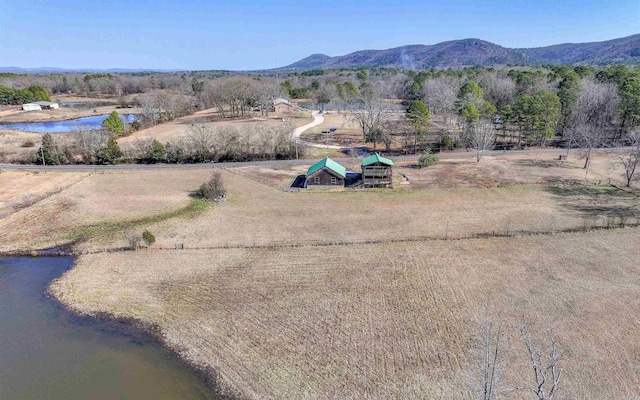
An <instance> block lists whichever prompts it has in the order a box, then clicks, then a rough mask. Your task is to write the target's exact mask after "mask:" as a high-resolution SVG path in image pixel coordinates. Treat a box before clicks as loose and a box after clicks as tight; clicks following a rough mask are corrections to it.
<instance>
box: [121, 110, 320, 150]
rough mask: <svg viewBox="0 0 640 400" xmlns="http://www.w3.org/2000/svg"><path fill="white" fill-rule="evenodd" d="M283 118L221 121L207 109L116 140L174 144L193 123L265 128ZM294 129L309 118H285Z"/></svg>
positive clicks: (227, 119)
mask: <svg viewBox="0 0 640 400" xmlns="http://www.w3.org/2000/svg"><path fill="white" fill-rule="evenodd" d="M282 118H283V116H281V115H278V114H275V113H271V114H270V115H269V117H268V118H266V117H261V116H248V117H245V118H237V119H231V118H226V119H222V118H221V117H220V115H219V113H218V112H217V111H216V110H215V109H207V110H202V111H198V112H196V113H194V114H191V115H187V116H185V117H181V118H176V119H175V120H173V121H170V122H166V123H164V124H160V125H156V126H152V127H151V128H147V129H143V130H140V131H138V132H134V133H133V134H132V135H130V136H127V137H124V138H120V139H118V142H119V143H131V142H134V141H135V140H136V139H156V140H158V141H159V142H162V143H166V142H174V143H175V142H176V141H178V140H181V139H186V137H187V134H188V132H189V127H190V126H191V124H193V123H205V124H208V125H210V126H211V127H212V128H214V129H215V128H221V127H226V126H236V127H240V126H247V125H248V126H252V125H258V124H263V125H267V126H276V125H281V124H282V122H283V121H282ZM286 118H288V119H289V121H291V122H292V123H293V124H294V125H295V126H296V127H298V126H302V125H305V124H307V123H309V121H311V116H310V115H307V114H301V115H299V116H287V117H286Z"/></svg>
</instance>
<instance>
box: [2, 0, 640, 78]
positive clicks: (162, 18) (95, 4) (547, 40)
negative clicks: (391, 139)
mask: <svg viewBox="0 0 640 400" xmlns="http://www.w3.org/2000/svg"><path fill="white" fill-rule="evenodd" d="M635 33H640V0H617V1H611V2H609V1H602V0H599V1H591V0H583V1H574V0H538V1H531V0H500V1H487V0H484V1H476V0H474V1H459V0H442V1H441V0H434V1H412V0H400V1H377V0H368V1H349V0H309V1H303V0H296V1H289V0H286V1H277V0H272V1H255V0H236V1H189V0H186V1H162V0H155V1H147V0H138V1H120V0H111V1H75V0H67V1H64V0H63V1H58V0H48V1H29V0H24V1H16V0H0V66H17V67H25V68H32V67H42V66H51V67H63V68H112V67H122V68H164V69H191V70H194V69H230V70H247V69H262V68H273V67H276V66H284V65H287V64H290V63H293V62H295V61H298V60H299V59H301V58H304V57H306V56H309V55H311V54H314V53H324V54H328V55H331V56H335V55H343V54H347V53H350V52H353V51H357V50H363V49H386V48H391V47H397V46H402V45H406V44H435V43H438V42H442V41H446V40H454V39H464V38H471V37H473V38H480V39H484V40H488V41H490V42H493V43H496V44H499V45H501V46H505V47H537V46H545V45H550V44H559V43H567V42H573V43H580V42H592V41H602V40H608V39H614V38H618V37H623V36H629V35H632V34H635Z"/></svg>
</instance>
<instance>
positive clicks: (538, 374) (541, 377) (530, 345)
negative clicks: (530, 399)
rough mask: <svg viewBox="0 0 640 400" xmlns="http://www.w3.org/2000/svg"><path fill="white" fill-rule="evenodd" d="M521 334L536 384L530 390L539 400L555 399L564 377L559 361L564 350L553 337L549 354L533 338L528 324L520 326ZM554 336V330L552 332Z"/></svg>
mask: <svg viewBox="0 0 640 400" xmlns="http://www.w3.org/2000/svg"><path fill="white" fill-rule="evenodd" d="M520 334H521V337H522V341H523V342H524V345H525V347H526V348H527V353H528V354H529V362H530V365H531V368H532V369H533V376H534V385H533V386H531V387H529V390H530V391H531V392H533V393H534V394H535V395H536V398H537V399H538V400H553V398H554V396H555V395H556V394H557V392H558V384H559V383H560V378H561V377H562V368H559V367H558V363H559V362H560V361H561V360H562V358H563V357H564V351H563V350H561V349H559V348H558V343H557V341H556V340H555V339H554V338H553V337H552V339H551V343H550V345H549V349H548V350H547V355H544V354H543V351H542V350H541V349H540V348H539V346H537V345H536V344H535V343H534V342H533V340H532V339H531V335H530V334H529V332H528V330H527V328H526V326H523V327H522V328H520ZM551 336H553V332H552V333H551Z"/></svg>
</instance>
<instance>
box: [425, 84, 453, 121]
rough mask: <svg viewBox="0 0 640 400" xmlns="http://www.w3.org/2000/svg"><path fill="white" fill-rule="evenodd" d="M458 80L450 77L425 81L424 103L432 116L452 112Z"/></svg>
mask: <svg viewBox="0 0 640 400" xmlns="http://www.w3.org/2000/svg"><path fill="white" fill-rule="evenodd" d="M458 90H460V80H459V79H457V78H452V77H439V78H434V79H427V80H426V81H425V82H424V84H423V96H422V99H423V101H424V103H425V104H426V105H427V107H428V108H429V111H431V112H432V113H434V114H446V113H451V112H454V110H455V103H456V100H457V99H458Z"/></svg>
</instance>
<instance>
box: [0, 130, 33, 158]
mask: <svg viewBox="0 0 640 400" xmlns="http://www.w3.org/2000/svg"><path fill="white" fill-rule="evenodd" d="M1 128H2V126H1V125H0V163H14V162H23V161H25V160H28V159H30V158H31V157H32V156H33V155H34V153H35V152H36V151H37V150H38V148H39V147H40V143H41V142H42V133H33V132H22V131H14V130H9V129H4V130H3V129H1ZM29 143H33V146H30V144H29ZM25 146H29V147H25Z"/></svg>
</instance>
